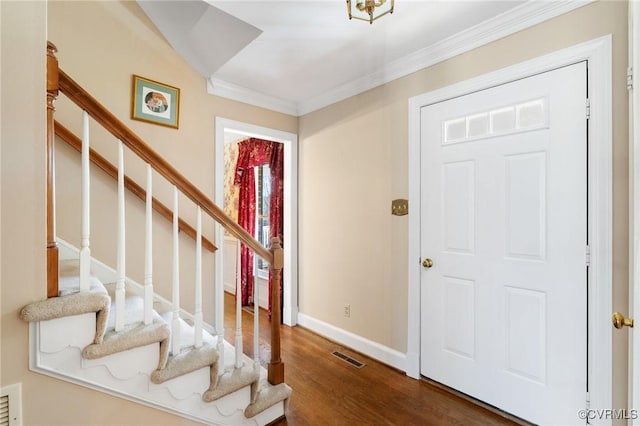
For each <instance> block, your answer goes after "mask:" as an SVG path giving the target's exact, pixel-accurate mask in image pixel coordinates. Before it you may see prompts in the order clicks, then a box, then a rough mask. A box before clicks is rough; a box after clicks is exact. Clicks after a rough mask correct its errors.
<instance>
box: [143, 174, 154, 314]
mask: <svg viewBox="0 0 640 426" xmlns="http://www.w3.org/2000/svg"><path fill="white" fill-rule="evenodd" d="M152 189H153V179H152V174H151V165H150V164H147V200H146V203H147V204H146V208H147V209H146V223H145V229H146V230H145V242H144V323H145V324H146V325H149V324H151V321H152V318H153V210H152V204H153V195H152Z"/></svg>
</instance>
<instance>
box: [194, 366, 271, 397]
mask: <svg viewBox="0 0 640 426" xmlns="http://www.w3.org/2000/svg"><path fill="white" fill-rule="evenodd" d="M259 379H260V372H259V371H257V370H255V369H254V368H253V367H242V368H234V369H233V370H231V371H227V372H225V373H224V374H223V375H222V376H220V377H217V381H216V380H214V378H213V377H212V380H211V385H210V386H209V390H207V391H206V392H205V393H204V394H202V400H203V401H204V402H211V401H215V400H216V399H219V398H222V397H223V396H225V395H228V394H230V393H233V392H235V391H237V390H239V389H242V388H243V387H245V386H249V385H251V384H253V383H256V382H258V381H259Z"/></svg>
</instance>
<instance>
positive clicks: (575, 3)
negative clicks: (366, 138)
mask: <svg viewBox="0 0 640 426" xmlns="http://www.w3.org/2000/svg"><path fill="white" fill-rule="evenodd" d="M589 3H591V0H570V1H528V2H525V3H524V4H522V5H520V6H517V7H514V8H513V9H510V10H508V11H507V12H505V13H502V14H500V15H498V16H496V17H494V18H491V19H488V20H486V21H484V22H482V23H480V24H478V25H476V26H474V27H471V28H469V29H466V30H464V31H461V32H459V33H457V34H455V35H453V36H451V37H449V38H446V39H444V40H442V41H439V42H437V43H434V44H433V45H431V46H429V47H425V48H423V49H421V50H419V51H417V52H414V53H412V54H410V55H407V56H405V57H403V58H400V59H397V60H395V61H393V62H390V63H387V64H385V65H384V66H383V67H382V69H380V70H379V71H376V72H374V73H371V74H368V75H365V76H363V77H360V78H358V79H355V80H352V81H349V82H347V83H345V84H343V85H341V86H338V87H336V88H334V89H332V90H329V91H326V92H324V93H322V94H321V95H318V96H315V97H313V98H311V99H306V100H304V101H301V102H299V103H296V102H293V101H288V100H284V99H280V98H276V97H273V96H269V95H265V94H263V93H258V92H254V91H252V90H251V89H248V88H245V87H241V86H238V85H234V84H231V83H228V82H225V81H223V80H220V79H217V78H213V77H212V78H210V79H209V80H208V81H207V90H208V92H209V93H211V94H214V95H217V96H221V97H225V98H228V99H233V100H236V101H239V102H245V103H248V104H251V105H256V106H259V107H263V108H267V109H271V110H273V111H278V112H282V113H285V114H290V115H294V116H301V115H304V114H308V113H310V112H313V111H316V110H319V109H320V108H324V107H326V106H328V105H331V104H334V103H336V102H339V101H341V100H344V99H347V98H349V97H351V96H355V95H357V94H359V93H362V92H364V91H367V90H370V89H373V88H374V87H377V86H380V85H382V84H385V83H388V82H390V81H393V80H396V79H398V78H401V77H404V76H406V75H409V74H411V73H413V72H416V71H418V70H421V69H423V68H427V67H429V66H432V65H435V64H437V63H439V62H442V61H445V60H447V59H450V58H453V57H454V56H457V55H460V54H461V53H465V52H468V51H470V50H473V49H476V48H478V47H480V46H483V45H485V44H488V43H491V42H493V41H495V40H498V39H500V38H503V37H506V36H508V35H510V34H513V33H515V32H518V31H521V30H523V29H525V28H529V27H531V26H533V25H537V24H539V23H541V22H544V21H547V20H549V19H552V18H555V17H557V16H560V15H563V14H565V13H568V12H571V11H572V10H575V9H577V8H579V7H582V6H585V5H587V4H589Z"/></svg>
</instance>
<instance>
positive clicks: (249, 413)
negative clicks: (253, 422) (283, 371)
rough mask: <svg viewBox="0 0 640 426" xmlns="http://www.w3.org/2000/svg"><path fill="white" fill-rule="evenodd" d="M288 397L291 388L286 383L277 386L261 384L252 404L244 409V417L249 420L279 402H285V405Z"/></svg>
mask: <svg viewBox="0 0 640 426" xmlns="http://www.w3.org/2000/svg"><path fill="white" fill-rule="evenodd" d="M290 396H291V388H290V387H289V386H288V385H287V384H286V383H280V384H279V385H275V386H273V385H271V384H269V383H267V382H264V383H262V388H261V389H260V390H259V391H258V393H257V395H256V398H255V400H254V402H252V403H251V404H249V405H248V406H247V408H245V410H244V415H245V417H247V418H251V417H254V416H256V415H258V414H260V413H261V412H263V411H264V410H266V409H267V408H269V407H271V406H273V405H275V404H277V403H278V402H280V401H285V404H286V403H287V401H288V400H289V397H290ZM285 409H286V407H285Z"/></svg>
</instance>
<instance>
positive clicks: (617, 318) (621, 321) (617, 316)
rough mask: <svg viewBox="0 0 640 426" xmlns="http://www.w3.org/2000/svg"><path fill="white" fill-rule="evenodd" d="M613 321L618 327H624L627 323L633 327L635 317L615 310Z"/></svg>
mask: <svg viewBox="0 0 640 426" xmlns="http://www.w3.org/2000/svg"><path fill="white" fill-rule="evenodd" d="M611 321H612V322H613V326H614V327H615V328H618V329H620V328H622V327H624V326H625V325H626V326H627V327H633V319H632V318H625V317H624V315H622V314H621V313H620V312H614V313H613V315H612V316H611Z"/></svg>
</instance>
